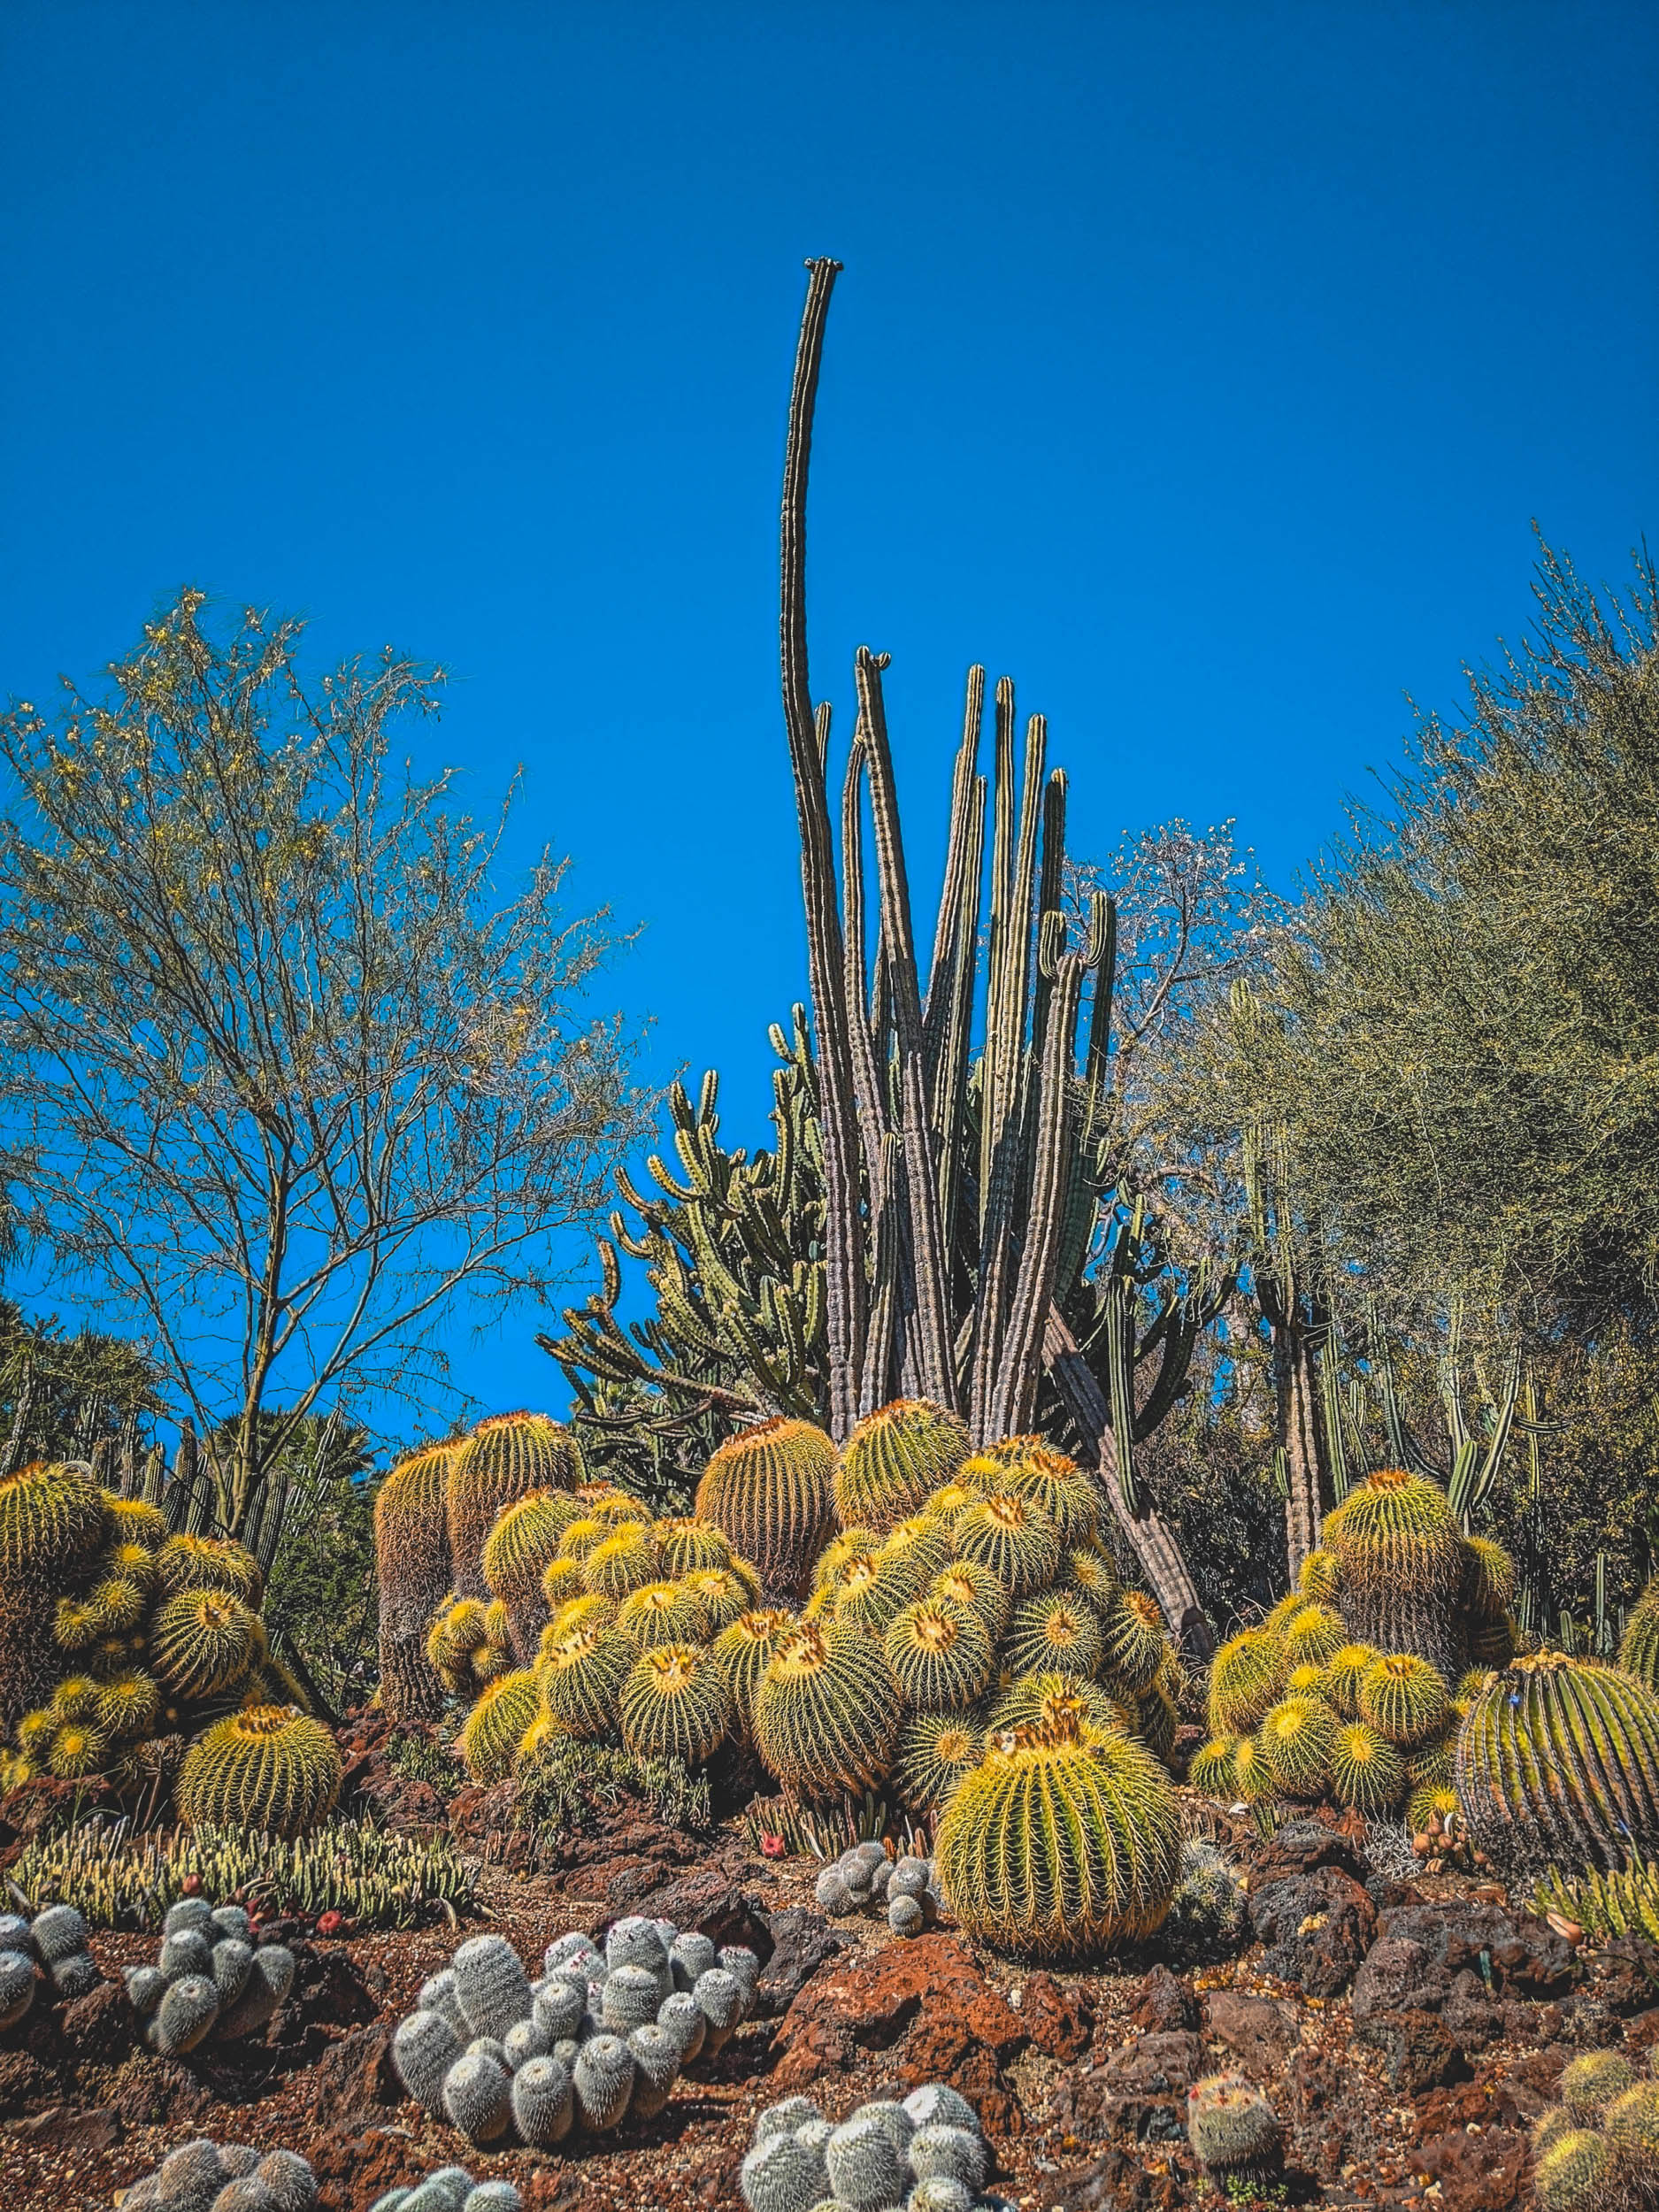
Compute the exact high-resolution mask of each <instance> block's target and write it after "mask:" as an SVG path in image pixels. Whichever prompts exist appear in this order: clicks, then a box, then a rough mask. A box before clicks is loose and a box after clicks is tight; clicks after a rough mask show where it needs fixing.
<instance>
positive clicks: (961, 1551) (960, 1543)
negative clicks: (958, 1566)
mask: <svg viewBox="0 0 1659 2212" xmlns="http://www.w3.org/2000/svg"><path fill="white" fill-rule="evenodd" d="M950 1536H951V1547H952V1548H953V1550H954V1551H955V1552H956V1556H957V1558H958V1559H968V1560H973V1561H976V1562H977V1563H979V1565H980V1566H982V1567H988V1568H989V1569H990V1571H991V1572H992V1573H993V1574H994V1575H995V1577H996V1578H997V1580H998V1581H999V1582H1001V1583H1002V1586H1003V1587H1004V1588H1005V1589H1006V1590H1007V1592H1008V1594H1009V1595H1010V1598H1013V1599H1015V1600H1016V1601H1018V1599H1020V1598H1025V1597H1029V1596H1030V1595H1031V1594H1032V1593H1033V1591H1035V1590H1043V1589H1047V1588H1048V1586H1049V1584H1051V1583H1052V1582H1053V1580H1054V1578H1055V1577H1056V1574H1057V1573H1058V1572H1059V1570H1060V1532H1059V1531H1058V1529H1056V1526H1055V1525H1054V1523H1053V1522H1052V1521H1051V1520H1050V1519H1049V1517H1048V1515H1047V1514H1046V1513H1045V1512H1044V1511H1043V1510H1042V1509H1041V1506H1038V1505H1033V1504H1032V1503H1031V1502H1029V1501H1027V1500H1026V1499H1025V1498H1017V1497H1014V1496H1012V1495H1010V1494H1009V1493H1008V1492H1006V1491H1001V1490H999V1491H994V1492H992V1493H991V1494H989V1495H987V1496H986V1497H983V1498H980V1499H979V1500H978V1501H977V1502H975V1503H974V1504H972V1505H970V1506H965V1507H964V1509H963V1510H962V1511H961V1512H960V1513H959V1514H958V1515H957V1516H956V1520H955V1521H954V1523H953V1524H952V1525H951V1532H950Z"/></svg>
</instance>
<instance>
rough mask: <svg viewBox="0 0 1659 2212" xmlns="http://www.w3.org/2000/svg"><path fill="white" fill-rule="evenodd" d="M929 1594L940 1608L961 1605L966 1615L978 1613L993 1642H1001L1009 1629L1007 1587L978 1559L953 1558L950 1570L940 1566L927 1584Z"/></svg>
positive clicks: (1009, 1603)
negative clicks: (937, 1602)
mask: <svg viewBox="0 0 1659 2212" xmlns="http://www.w3.org/2000/svg"><path fill="white" fill-rule="evenodd" d="M926 1594H927V1595H928V1596H929V1597H930V1598H937V1599H938V1601H939V1602H940V1603H941V1605H955V1606H959V1607H961V1608H962V1609H963V1610H964V1612H969V1613H977V1614H978V1615H979V1618H980V1619H981V1620H982V1621H983V1622H984V1623H985V1625H986V1629H987V1632H988V1634H989V1636H990V1639H991V1641H992V1642H993V1643H996V1642H998V1641H999V1640H1000V1639H1001V1637H1002V1631H1003V1630H1004V1629H1005V1628H1006V1627H1007V1626H1008V1616H1009V1611H1010V1605H1011V1602H1012V1601H1011V1600H1010V1597H1009V1594H1008V1588H1007V1586H1006V1585H1005V1584H1004V1583H1002V1582H1000V1581H999V1580H998V1579H997V1578H996V1576H995V1575H994V1574H993V1573H992V1572H991V1570H990V1569H989V1568H988V1567H982V1566H980V1565H979V1563H978V1562H977V1561H976V1560H972V1559H953V1560H952V1561H951V1563H950V1564H949V1566H948V1567H941V1569H940V1571H939V1572H938V1573H937V1574H936V1575H935V1576H934V1577H933V1580H932V1581H931V1582H930V1583H929V1584H928V1586H927V1591H926Z"/></svg>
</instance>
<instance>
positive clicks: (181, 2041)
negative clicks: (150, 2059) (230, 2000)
mask: <svg viewBox="0 0 1659 2212" xmlns="http://www.w3.org/2000/svg"><path fill="white" fill-rule="evenodd" d="M218 2018H219V1991H218V1990H217V1989H216V1988H215V1987H214V1985H213V1983H212V1980H211V1978H210V1977H209V1976H208V1975H206V1974H181V1975H180V1977H179V1978H178V1980H177V1981H175V1982H169V1983H168V1985H167V1992H166V1994H165V1996H164V1997H163V1999H162V2001H161V2002H160V2004H159V2005H157V2008H156V2009H155V2011H154V2013H153V2014H152V2015H151V2016H150V2020H149V2022H148V2024H147V2025H146V2027H145V2029H144V2040H145V2042H146V2043H147V2044H148V2045H149V2046H150V2049H151V2050H152V2051H155V2052H157V2053H158V2054H159V2055H160V2056H161V2057H163V2058H182V2057H183V2056H184V2055H185V2054H186V2052H187V2051H193V2050H194V2049H195V2048H196V2045H197V2044H198V2043H200V2042H201V2041H202V2040H203V2039H204V2037H205V2036H206V2035H207V2033H208V2032H209V2030H210V2029H211V2027H212V2025H213V2024H214V2022H215V2021H216V2020H217V2019H218Z"/></svg>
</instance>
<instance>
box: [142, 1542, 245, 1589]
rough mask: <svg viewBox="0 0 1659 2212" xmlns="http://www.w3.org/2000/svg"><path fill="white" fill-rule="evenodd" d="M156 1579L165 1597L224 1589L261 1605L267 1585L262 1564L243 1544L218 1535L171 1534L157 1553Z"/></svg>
mask: <svg viewBox="0 0 1659 2212" xmlns="http://www.w3.org/2000/svg"><path fill="white" fill-rule="evenodd" d="M156 1579H157V1583H158V1584H159V1586H160V1587H161V1592H162V1594H163V1595H164V1596H165V1597H177V1596H178V1595H179V1594H180V1592H181V1591H184V1590H220V1591H223V1592H224V1594H226V1595H227V1597H233V1598H240V1599H241V1600H242V1603H243V1604H244V1605H249V1606H257V1604H258V1602H259V1599H260V1595H261V1593H262V1592H263V1590H264V1587H265V1577H264V1576H263V1575H262V1574H261V1573H260V1571H259V1563H258V1561H257V1559H256V1558H255V1557H254V1555H253V1554H252V1553H251V1552H250V1551H249V1550H247V1549H246V1548H244V1547H243V1546H242V1545H241V1544H236V1543H232V1542H230V1541H229V1540H227V1539H225V1538H222V1537H217V1536H170V1537H168V1539H167V1540H166V1542H165V1544H163V1545H162V1546H161V1548H160V1549H159V1550H158V1551H157V1554H156Z"/></svg>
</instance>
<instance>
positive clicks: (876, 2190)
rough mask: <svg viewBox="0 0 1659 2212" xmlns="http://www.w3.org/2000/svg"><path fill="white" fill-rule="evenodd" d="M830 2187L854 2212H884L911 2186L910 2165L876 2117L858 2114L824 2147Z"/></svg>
mask: <svg viewBox="0 0 1659 2212" xmlns="http://www.w3.org/2000/svg"><path fill="white" fill-rule="evenodd" d="M824 2159H825V2163H826V2166H827V2168H828V2170H829V2179H830V2187H831V2189H832V2191H833V2193H834V2197H835V2200H836V2202H837V2203H838V2204H844V2205H849V2206H850V2207H852V2208H853V2212H881V2208H883V2207H884V2206H887V2205H892V2204H896V2203H898V2202H899V2201H900V2200H901V2199H902V2197H903V2196H904V2194H905V2193H906V2191H907V2189H908V2188H909V2186H910V2165H909V2161H908V2159H907V2158H906V2156H905V2154H904V2152H903V2151H902V2149H901V2148H900V2147H899V2146H898V2144H897V2143H895V2140H894V2135H893V2131H892V2129H890V2128H888V2127H887V2126H886V2125H884V2124H883V2123H882V2121H881V2119H880V2117H879V2116H878V2115H876V2114H873V2113H855V2114H854V2115H853V2116H852V2118H851V2119H850V2120H845V2121H843V2122H842V2123H841V2126H840V2127H838V2128H835V2129H833V2131H831V2134H830V2137H829V2139H828V2141H827V2142H826V2145H825V2147H824Z"/></svg>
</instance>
